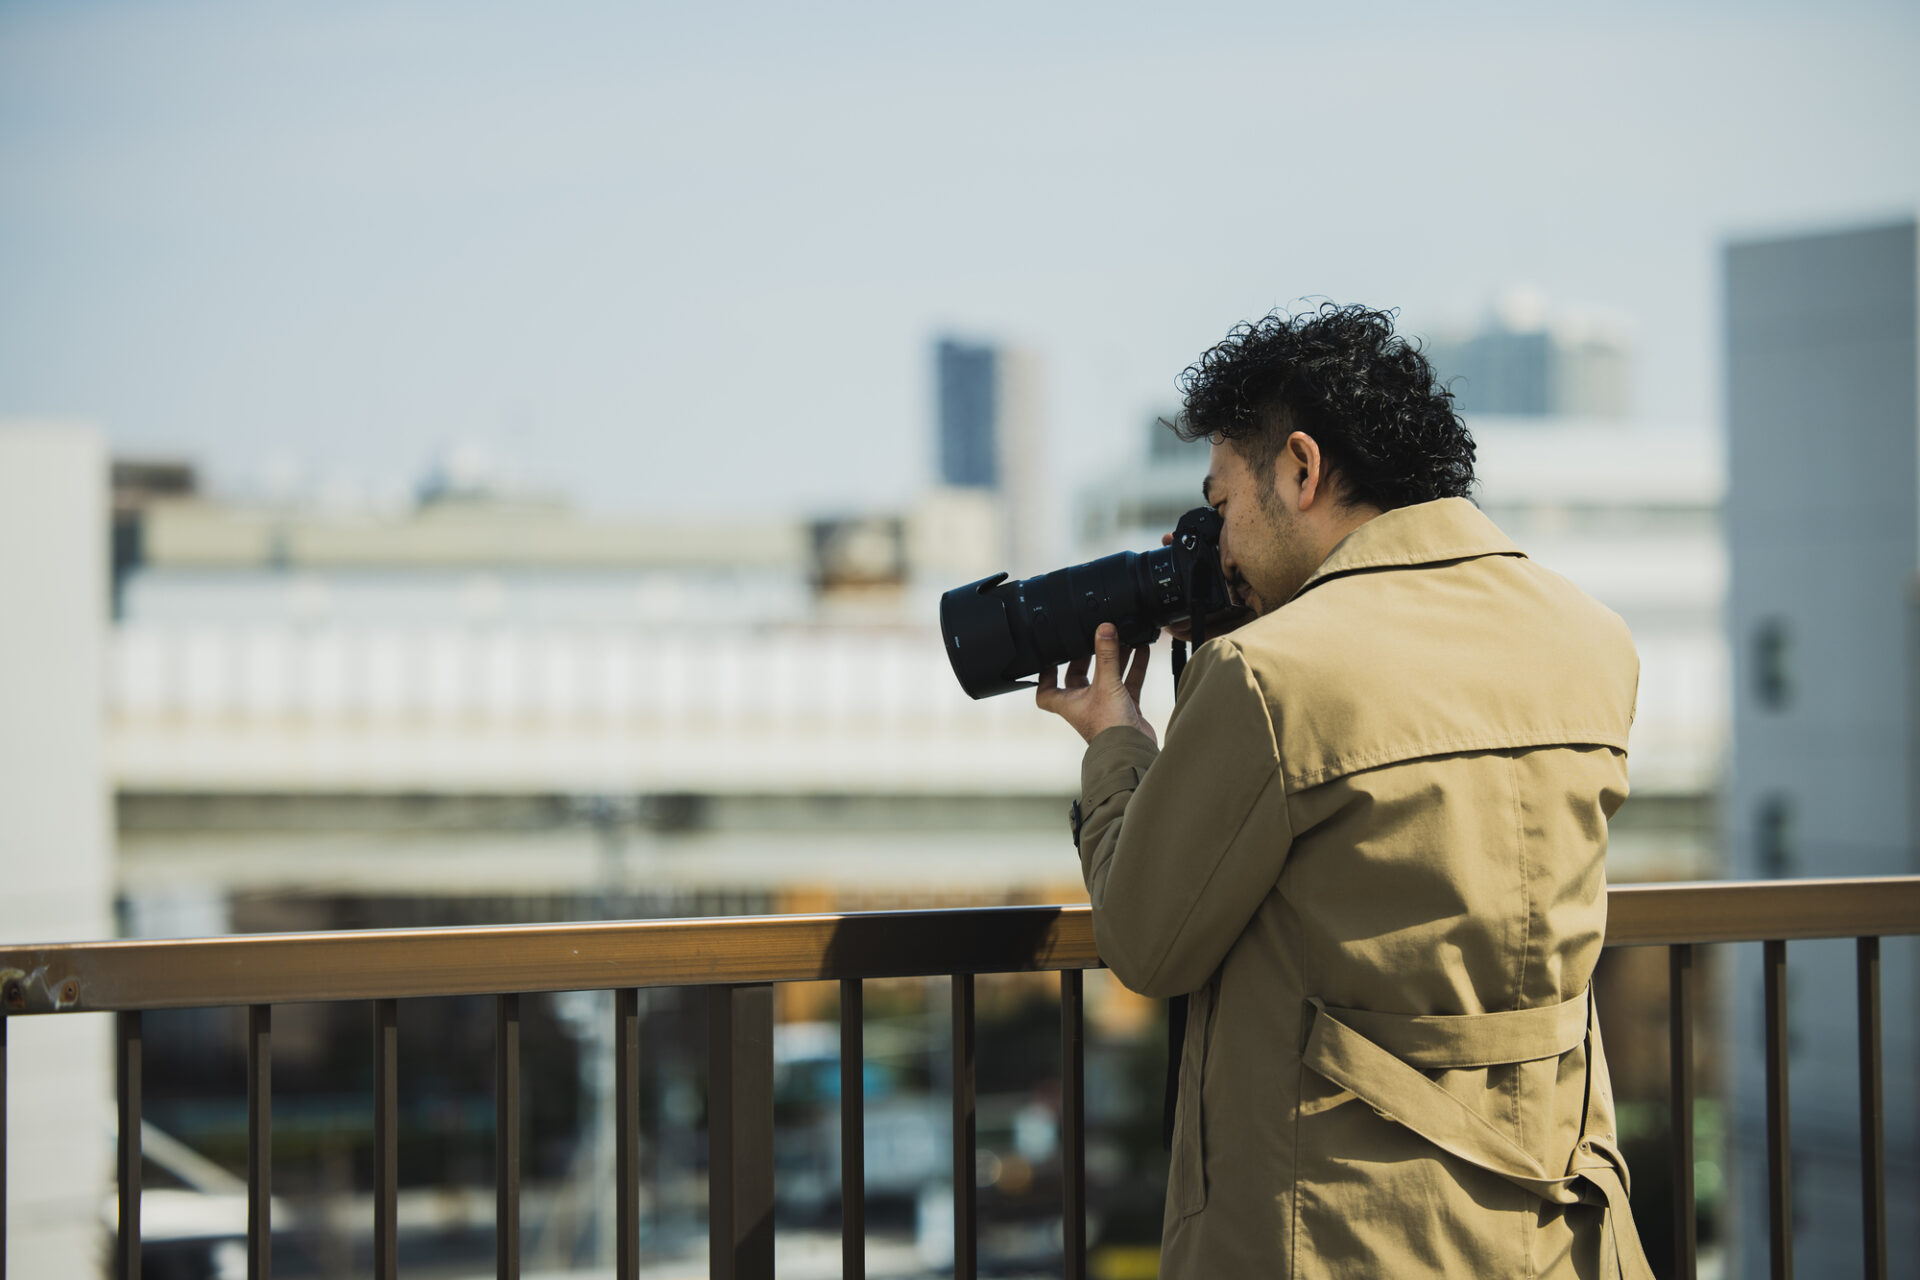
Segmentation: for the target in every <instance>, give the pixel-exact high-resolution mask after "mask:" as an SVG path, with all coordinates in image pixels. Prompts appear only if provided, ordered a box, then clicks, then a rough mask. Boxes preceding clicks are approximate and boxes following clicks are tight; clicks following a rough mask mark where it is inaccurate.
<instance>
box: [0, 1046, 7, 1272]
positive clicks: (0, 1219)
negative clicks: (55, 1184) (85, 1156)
mask: <svg viewBox="0 0 1920 1280" xmlns="http://www.w3.org/2000/svg"><path fill="white" fill-rule="evenodd" d="M0 1280H7V1016H6V1015H5V1014H4V1013H0Z"/></svg>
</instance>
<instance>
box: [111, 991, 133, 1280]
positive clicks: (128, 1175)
mask: <svg viewBox="0 0 1920 1280" xmlns="http://www.w3.org/2000/svg"><path fill="white" fill-rule="evenodd" d="M113 1027H114V1065H115V1067H116V1068H117V1070H116V1072H115V1074H116V1076H117V1078H118V1092H119V1099H118V1100H119V1104H120V1141H119V1144H118V1148H119V1149H118V1156H119V1175H120V1234H119V1235H118V1236H117V1237H116V1238H115V1240H114V1250H113V1262H114V1267H113V1273H114V1275H115V1276H116V1277H118V1280H140V1015H139V1014H138V1013H117V1014H115V1015H114V1017H113Z"/></svg>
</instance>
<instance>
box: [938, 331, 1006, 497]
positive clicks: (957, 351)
mask: <svg viewBox="0 0 1920 1280" xmlns="http://www.w3.org/2000/svg"><path fill="white" fill-rule="evenodd" d="M933 358H934V378H935V385H936V391H935V396H936V413H937V414H938V418H939V434H940V483H941V484H944V485H951V486H953V487H954V488H957V489H997V488H999V487H1000V449H999V444H1000V440H999V434H1000V433H999V429H998V428H999V422H998V414H997V409H998V406H999V400H1000V392H999V384H1000V378H999V373H1000V370H999V352H998V351H996V350H995V349H994V348H993V347H990V346H984V345H975V344H972V343H966V342H960V341H958V340H956V339H953V338H942V339H940V340H939V342H938V343H936V344H935V345H934V357H933Z"/></svg>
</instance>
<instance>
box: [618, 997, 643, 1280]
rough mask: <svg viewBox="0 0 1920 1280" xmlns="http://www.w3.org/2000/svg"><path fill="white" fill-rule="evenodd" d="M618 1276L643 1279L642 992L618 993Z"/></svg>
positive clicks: (622, 1278) (621, 1279) (627, 1279)
mask: <svg viewBox="0 0 1920 1280" xmlns="http://www.w3.org/2000/svg"><path fill="white" fill-rule="evenodd" d="M613 1134H614V1136H613V1167H614V1174H613V1185H614V1196H615V1201H614V1211H613V1220H614V1230H615V1231H617V1232H618V1233H619V1236H620V1238H619V1242H618V1243H617V1244H616V1245H615V1246H614V1275H615V1276H617V1277H618V1280H639V1278H640V990H639V988H637V987H621V988H620V989H619V990H617V991H615V992H614V993H613Z"/></svg>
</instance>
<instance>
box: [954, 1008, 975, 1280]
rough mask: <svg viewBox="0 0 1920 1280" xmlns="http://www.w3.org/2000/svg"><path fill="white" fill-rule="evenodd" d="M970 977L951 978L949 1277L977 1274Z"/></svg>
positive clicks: (957, 1279)
mask: <svg viewBox="0 0 1920 1280" xmlns="http://www.w3.org/2000/svg"><path fill="white" fill-rule="evenodd" d="M973 1034H974V1033H973V975H972V974H970V973H956V974H954V975H953V1275H954V1280H974V1277H975V1275H976V1274H977V1273H978V1270H979V1263H980V1259H979V1238H978V1234H977V1233H978V1229H979V1221H980V1218H979V1209H978V1206H977V1204H976V1202H975V1195H974V1191H975V1188H974V1166H975V1162H976V1155H975V1152H974V1142H973V1137H974V1115H973V1057H974V1045H973Z"/></svg>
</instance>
